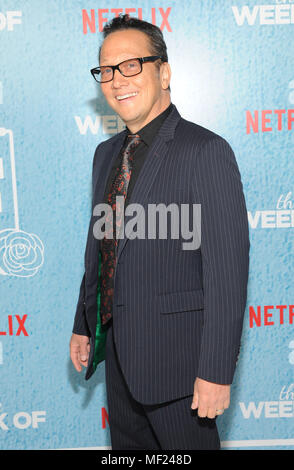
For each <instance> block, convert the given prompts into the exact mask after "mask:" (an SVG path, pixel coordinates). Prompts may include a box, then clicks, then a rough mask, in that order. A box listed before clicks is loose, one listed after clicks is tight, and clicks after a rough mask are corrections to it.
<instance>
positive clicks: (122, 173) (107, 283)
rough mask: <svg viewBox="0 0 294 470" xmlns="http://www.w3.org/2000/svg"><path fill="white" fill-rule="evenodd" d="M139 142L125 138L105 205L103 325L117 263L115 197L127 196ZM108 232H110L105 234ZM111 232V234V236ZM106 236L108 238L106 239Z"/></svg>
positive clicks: (108, 315) (136, 138)
mask: <svg viewBox="0 0 294 470" xmlns="http://www.w3.org/2000/svg"><path fill="white" fill-rule="evenodd" d="M140 142H141V139H140V136H139V135H138V134H131V135H128V136H127V139H126V143H125V145H124V147H123V150H122V160H121V165H120V167H117V168H116V173H115V177H114V180H113V183H112V185H111V189H110V192H109V194H108V196H107V204H108V205H110V206H111V208H112V211H110V212H112V214H106V217H105V220H106V225H105V226H106V231H105V236H104V238H103V239H102V240H101V254H102V264H101V284H100V289H101V290H100V293H101V303H100V315H101V323H102V325H105V324H106V323H107V322H108V321H109V320H110V318H111V317H112V302H113V290H114V274H115V268H116V261H117V247H118V240H117V238H116V226H117V227H118V228H119V227H120V224H121V217H122V213H120V212H121V209H122V208H121V207H120V205H118V207H116V196H123V197H124V200H125V199H126V196H127V191H128V186H129V182H130V178H131V173H132V161H133V157H134V151H135V148H136V147H137V145H139V143H140ZM111 215H112V216H113V218H112V220H113V224H111V223H110V224H107V222H109V220H111V219H109V217H111ZM107 230H110V232H107ZM112 230H113V234H112ZM107 235H109V236H110V237H109V238H107Z"/></svg>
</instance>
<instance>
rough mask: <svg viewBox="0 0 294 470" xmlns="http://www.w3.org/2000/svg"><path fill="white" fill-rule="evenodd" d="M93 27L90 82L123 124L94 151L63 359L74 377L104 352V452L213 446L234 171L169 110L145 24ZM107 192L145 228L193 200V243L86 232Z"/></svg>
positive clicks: (166, 72) (226, 390)
mask: <svg viewBox="0 0 294 470" xmlns="http://www.w3.org/2000/svg"><path fill="white" fill-rule="evenodd" d="M103 31H104V41H103V44H102V47H101V48H100V53H99V59H100V67H97V68H96V69H93V70H92V74H93V75H94V77H95V78H96V79H97V81H99V82H100V86H101V89H102V92H103V94H104V96H105V98H106V100H107V102H108V104H109V105H110V106H111V107H112V108H113V110H114V111H115V112H116V113H118V114H119V116H120V117H121V118H122V120H123V121H124V122H125V124H126V130H125V131H122V132H120V133H119V134H117V135H115V136H114V137H112V138H110V139H108V140H107V141H105V142H102V143H101V144H100V145H98V147H97V149H96V152H95V155H94V161H93V181H92V185H93V200H92V210H93V215H92V217H91V220H90V224H89V232H88V239H87V246H86V251H85V274H84V277H83V280H82V283H81V288H80V294H79V299H78V305H77V310H76V315H75V321H74V327H73V334H72V338H71V341H70V353H71V359H72V362H73V364H74V366H75V368H76V370H77V371H81V370H82V367H81V366H82V365H83V366H85V367H87V371H86V376H85V378H86V380H87V379H89V378H90V377H91V375H92V374H93V373H94V370H95V368H96V366H97V364H98V363H99V362H101V360H103V359H104V357H105V373H106V390H107V401H108V412H109V424H110V434H111V443H112V448H113V449H120V450H122V449H145V450H146V449H219V447H220V441H219V436H218V431H217V427H216V419H215V418H216V417H217V416H218V415H220V414H222V413H223V412H224V410H225V409H227V408H228V406H229V402H230V384H231V383H232V381H233V376H234V371H235V367H236V363H237V359H238V354H239V348H240V338H241V332H242V324H243V316H244V310H245V305H246V297H247V281H248V268H249V247H250V243H249V231H248V221H247V210H246V204H245V199H244V194H243V186H242V182H241V177H240V173H239V169H238V165H237V162H236V159H235V156H234V153H233V151H232V149H231V147H230V145H229V144H228V143H227V142H226V141H225V140H224V139H223V138H222V137H220V136H218V135H217V134H215V133H213V132H211V131H209V130H208V129H205V128H203V127H201V126H198V125H197V124H194V123H192V122H189V121H187V120H185V119H183V118H182V117H181V116H180V114H179V112H178V110H177V108H176V107H175V106H174V105H173V104H172V103H171V97H170V86H169V84H170V78H171V69H170V65H169V63H168V58H167V51H166V45H165V42H164V40H163V36H162V33H161V31H160V29H159V28H158V27H156V26H154V25H151V24H149V23H147V22H145V21H141V20H138V19H135V18H129V17H128V15H124V16H120V17H118V18H115V19H113V20H112V21H111V22H110V23H109V24H107V25H106V26H105V27H104V30H103ZM118 195H119V196H121V197H122V196H123V200H124V201H125V205H124V210H125V213H126V214H127V209H128V208H129V207H131V204H132V203H136V204H137V205H140V207H142V211H141V212H140V211H139V212H140V214H139V213H138V214H137V215H138V217H137V219H136V221H137V226H139V225H140V224H141V223H142V221H144V222H146V223H147V224H148V222H149V221H148V220H147V219H148V217H147V215H148V206H150V205H151V204H164V205H165V207H167V206H169V204H176V205H177V206H178V207H182V205H184V204H186V205H187V204H188V205H189V207H192V206H193V204H200V205H201V245H200V247H199V246H198V247H197V248H196V249H192V250H191V249H184V248H183V241H184V239H185V237H184V236H183V233H182V232H181V235H180V236H179V237H178V238H174V237H172V236H171V235H170V234H169V235H168V236H167V237H166V238H162V237H159V236H158V230H157V231H156V237H154V236H153V237H149V238H148V236H145V237H139V236H137V237H134V236H133V237H126V236H125V235H124V236H123V237H118V236H117V233H118V232H116V231H115V230H114V232H113V233H114V235H113V237H112V239H111V237H110V238H109V240H106V239H107V236H104V238H103V239H102V238H101V237H100V238H99V237H97V236H96V235H95V226H96V228H97V220H98V217H97V216H98V215H101V212H99V211H98V210H97V207H98V206H99V205H100V204H102V203H106V204H109V205H110V206H111V208H112V210H113V211H114V212H115V211H117V210H118V208H117V206H116V205H115V203H114V198H115V196H118ZM103 207H104V206H103ZM108 216H109V213H108ZM108 216H107V217H108ZM128 216H130V213H128ZM107 217H106V218H105V219H104V222H105V225H104V228H105V226H106V225H107V224H106V221H107ZM100 220H103V218H101V219H100ZM119 220H120V221H121V220H122V219H119ZM95 224H96V225H95ZM171 225H172V223H171ZM125 226H126V225H125ZM169 227H170V226H169ZM117 228H119V227H117ZM97 296H98V297H97ZM97 298H98V301H97ZM97 306H98V308H97ZM104 340H105V341H106V343H104V342H103V341H104ZM97 351H98V355H97Z"/></svg>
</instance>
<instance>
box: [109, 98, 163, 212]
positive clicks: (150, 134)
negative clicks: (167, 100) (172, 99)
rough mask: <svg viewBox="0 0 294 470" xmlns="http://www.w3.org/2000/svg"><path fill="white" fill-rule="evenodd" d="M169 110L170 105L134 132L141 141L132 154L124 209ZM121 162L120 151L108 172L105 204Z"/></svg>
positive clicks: (128, 131)
mask: <svg viewBox="0 0 294 470" xmlns="http://www.w3.org/2000/svg"><path fill="white" fill-rule="evenodd" d="M171 110H172V104H170V105H169V106H168V108H167V109H165V110H164V111H163V112H162V113H161V114H159V115H158V116H156V118H154V119H153V120H152V121H150V122H149V123H148V124H146V126H144V127H142V129H140V130H139V131H138V132H136V134H139V135H140V137H141V139H142V140H141V142H140V144H139V145H138V146H137V147H136V150H135V153H134V159H133V166H132V173H131V179H130V182H129V186H128V192H127V196H126V200H125V208H126V206H127V205H128V202H129V200H130V197H131V194H132V191H133V189H134V186H135V183H136V181H137V179H138V176H139V173H140V170H141V168H142V166H143V163H144V161H145V158H146V155H147V153H148V150H149V148H150V146H151V144H152V142H153V140H154V138H155V136H156V134H157V132H158V131H159V128H160V127H161V125H162V124H163V121H164V120H165V119H166V118H167V116H168V115H169V113H170V112H171ZM126 129H127V134H132V132H131V131H130V130H129V129H128V127H127V128H126ZM123 146H124V145H123ZM123 146H122V148H123ZM121 160H122V151H121V150H120V152H119V153H118V156H117V158H116V159H115V162H114V165H113V167H112V169H111V171H110V175H109V178H108V181H107V185H106V190H105V194H104V202H105V203H107V196H108V193H109V192H110V188H111V184H112V182H113V179H114V177H115V170H116V168H117V167H118V166H120V164H121ZM134 202H136V201H134Z"/></svg>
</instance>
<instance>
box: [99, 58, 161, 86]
mask: <svg viewBox="0 0 294 470" xmlns="http://www.w3.org/2000/svg"><path fill="white" fill-rule="evenodd" d="M157 59H161V60H163V56H160V55H150V56H147V57H132V58H131V59H126V60H123V61H122V62H120V63H119V64H117V65H102V67H109V68H111V69H112V78H111V80H106V81H104V82H99V81H98V80H97V79H96V78H95V72H96V73H97V71H99V72H100V73H101V71H100V69H101V67H94V68H93V69H91V70H90V72H91V74H92V76H93V78H94V80H95V81H96V82H97V83H109V82H111V81H112V80H113V79H114V72H115V70H118V71H119V72H120V73H121V74H122V76H123V77H127V78H128V77H135V75H139V73H141V72H142V70H143V64H144V63H146V62H155V61H156V60H157ZM129 60H138V61H139V62H140V64H141V70H140V72H137V73H134V75H124V74H123V73H122V71H121V70H120V68H119V66H120V65H121V64H123V63H124V62H128V61H129Z"/></svg>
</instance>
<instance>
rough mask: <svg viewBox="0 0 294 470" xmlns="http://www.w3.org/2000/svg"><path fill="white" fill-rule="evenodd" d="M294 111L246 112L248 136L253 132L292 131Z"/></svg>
mask: <svg viewBox="0 0 294 470" xmlns="http://www.w3.org/2000/svg"><path fill="white" fill-rule="evenodd" d="M293 122H294V109H288V110H286V109H263V110H262V111H258V110H255V111H253V112H251V111H246V134H250V133H251V132H253V133H255V134H257V133H259V132H273V131H283V130H287V131H291V130H292V128H293V126H292V123H293Z"/></svg>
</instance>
